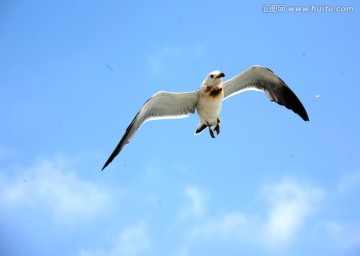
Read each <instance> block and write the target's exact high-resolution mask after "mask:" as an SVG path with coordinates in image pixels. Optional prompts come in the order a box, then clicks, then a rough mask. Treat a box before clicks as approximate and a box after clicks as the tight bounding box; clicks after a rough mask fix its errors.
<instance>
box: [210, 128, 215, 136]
mask: <svg viewBox="0 0 360 256" xmlns="http://www.w3.org/2000/svg"><path fill="white" fill-rule="evenodd" d="M209 132H210V136H211V138H215V134H214V132H213V131H212V130H211V128H210V127H209Z"/></svg>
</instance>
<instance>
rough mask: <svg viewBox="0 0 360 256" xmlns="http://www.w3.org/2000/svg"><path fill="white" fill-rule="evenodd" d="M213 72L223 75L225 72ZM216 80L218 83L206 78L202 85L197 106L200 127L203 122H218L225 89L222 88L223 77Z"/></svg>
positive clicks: (212, 124) (211, 123)
mask: <svg viewBox="0 0 360 256" xmlns="http://www.w3.org/2000/svg"><path fill="white" fill-rule="evenodd" d="M212 73H215V75H220V76H221V77H223V73H221V72H219V71H214V72H212ZM217 73H218V74H217ZM215 81H216V83H209V82H210V81H207V79H205V80H204V82H203V83H202V84H201V86H200V89H199V100H198V103H197V107H196V111H197V114H198V116H199V119H200V121H199V125H198V129H199V128H201V126H202V125H203V124H208V125H211V126H214V125H217V123H218V120H219V115H220V112H221V106H222V102H223V99H224V91H223V89H222V81H221V78H220V79H216V80H215ZM214 92H215V93H214Z"/></svg>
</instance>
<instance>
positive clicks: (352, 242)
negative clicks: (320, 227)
mask: <svg viewBox="0 0 360 256" xmlns="http://www.w3.org/2000/svg"><path fill="white" fill-rule="evenodd" d="M325 226H326V229H327V231H328V233H329V234H330V236H331V238H332V239H333V240H334V241H335V243H336V244H337V245H338V246H339V247H340V248H341V250H342V251H343V253H344V255H345V254H346V255H359V253H360V222H359V221H354V222H349V223H346V224H344V223H340V222H337V221H329V222H327V223H326V225H325Z"/></svg>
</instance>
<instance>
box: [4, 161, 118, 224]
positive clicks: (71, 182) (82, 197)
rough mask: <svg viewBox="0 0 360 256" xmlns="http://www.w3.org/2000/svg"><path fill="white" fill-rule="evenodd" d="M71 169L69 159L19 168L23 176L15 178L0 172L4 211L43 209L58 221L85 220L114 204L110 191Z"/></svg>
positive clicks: (41, 162) (40, 162)
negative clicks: (81, 177)
mask: <svg viewBox="0 0 360 256" xmlns="http://www.w3.org/2000/svg"><path fill="white" fill-rule="evenodd" d="M68 168H69V167H68V163H67V161H66V159H64V158H58V159H56V160H53V161H52V160H41V161H39V162H37V163H35V164H34V165H32V166H30V167H25V168H20V169H19V170H16V171H17V172H18V173H21V174H20V175H18V176H16V177H14V178H13V177H11V175H7V174H5V172H2V173H0V205H1V208H2V209H7V210H14V211H22V210H24V209H31V208H33V209H42V210H43V211H45V212H49V213H50V214H51V215H52V216H53V217H54V219H55V220H56V221H59V222H78V221H80V222H81V221H86V220H90V219H93V218H95V217H97V216H99V215H100V214H102V213H103V212H104V211H106V209H108V207H109V205H110V203H111V194H110V192H109V191H108V190H107V189H106V188H104V187H101V186H99V185H97V184H94V183H92V182H90V181H86V180H83V179H80V178H79V177H78V175H77V174H76V173H75V172H74V171H71V170H69V169H68Z"/></svg>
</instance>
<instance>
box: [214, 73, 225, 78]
mask: <svg viewBox="0 0 360 256" xmlns="http://www.w3.org/2000/svg"><path fill="white" fill-rule="evenodd" d="M224 76H225V74H224V73H222V72H221V73H220V74H219V75H218V76H217V77H216V78H222V77H224Z"/></svg>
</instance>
